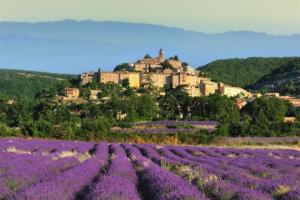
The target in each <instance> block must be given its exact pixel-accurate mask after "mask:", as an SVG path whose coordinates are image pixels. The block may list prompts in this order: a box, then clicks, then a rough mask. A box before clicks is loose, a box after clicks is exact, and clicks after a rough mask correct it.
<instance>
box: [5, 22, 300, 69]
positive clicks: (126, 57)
mask: <svg viewBox="0 0 300 200" xmlns="http://www.w3.org/2000/svg"><path fill="white" fill-rule="evenodd" d="M159 48H163V49H164V50H165V53H166V56H173V55H174V54H178V55H179V57H180V58H181V59H182V60H184V61H186V62H188V63H190V64H191V65H194V66H200V65H204V64H206V63H208V62H210V61H212V60H215V59H221V58H222V59H223V58H233V57H234V58H235V57H242V58H244V57H249V56H299V48H300V35H291V36H277V35H267V34H265V33H256V32H247V31H243V32H226V33H220V34H206V33H199V32H193V31H185V30H182V29H178V28H171V27H165V26H157V25H149V24H138V23H121V22H94V21H73V20H65V21H58V22H39V23H25V22H0V67H10V68H19V69H29V70H39V71H50V72H65V73H80V72H82V71H87V70H96V69H97V68H98V67H101V69H102V70H112V69H113V67H114V66H115V65H116V64H119V63H122V62H127V61H133V60H136V59H138V58H141V57H143V56H144V55H145V54H146V53H149V54H151V55H152V56H156V54H157V53H158V50H159Z"/></svg>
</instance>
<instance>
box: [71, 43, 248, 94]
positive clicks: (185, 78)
mask: <svg viewBox="0 0 300 200" xmlns="http://www.w3.org/2000/svg"><path fill="white" fill-rule="evenodd" d="M125 65H127V66H128V67H127V68H125V69H124V68H123V69H121V70H119V71H114V72H102V71H98V72H86V73H83V74H81V76H80V83H81V85H86V84H88V83H91V82H93V81H96V82H98V83H109V82H113V83H116V84H122V83H123V82H124V81H125V80H128V82H129V86H130V87H131V88H135V89H139V88H141V87H143V86H144V85H145V84H147V83H148V82H149V81H150V82H152V83H153V86H154V87H157V88H158V89H162V88H163V87H165V86H168V87H172V88H176V87H178V86H182V87H184V88H185V89H186V91H187V93H188V94H189V95H190V96H192V97H196V96H208V95H211V94H214V93H216V92H219V93H220V94H222V95H226V96H228V97H233V96H237V95H240V96H250V95H251V93H249V92H248V91H246V90H244V89H243V88H239V87H232V86H229V85H225V84H223V83H216V82H213V81H212V80H210V79H209V78H206V77H204V76H203V75H201V73H200V72H199V71H197V70H196V69H194V68H193V67H192V66H189V65H188V64H187V63H185V62H182V61H180V60H179V59H178V57H177V56H174V57H171V58H168V59H166V58H165V55H164V52H163V50H162V49H160V50H159V54H158V56H157V57H155V58H151V57H150V56H149V55H146V56H145V57H144V58H143V59H140V60H137V61H136V62H131V63H126V64H125ZM128 69H130V70H128ZM93 92H94V91H93ZM68 93H70V91H69V89H68ZM75 93H76V92H75ZM162 94H163V93H162Z"/></svg>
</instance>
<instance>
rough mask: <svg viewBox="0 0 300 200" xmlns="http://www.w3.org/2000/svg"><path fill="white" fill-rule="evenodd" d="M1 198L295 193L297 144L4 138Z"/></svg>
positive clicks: (119, 199) (172, 199) (127, 199)
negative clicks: (253, 146) (289, 147)
mask: <svg viewBox="0 0 300 200" xmlns="http://www.w3.org/2000/svg"><path fill="white" fill-rule="evenodd" d="M0 199H17V200H19V199H28V200H29V199H30V200H31V199H32V200H37V199H43V200H48V199H49V200H50V199H51V200H64V199H99V200H139V199H145V200H156V199H157V200H181V199H182V200H198V199H199V200H201V199H213V200H215V199H216V200H225V199H226V200H227V199H228V200H229V199H234V200H239V199H241V200H268V199H282V200H299V199H300V152H299V151H296V150H267V149H259V150H250V149H233V148H232V149H231V148H213V147H192V146H157V145H152V144H125V143H124V144H119V143H111V144H109V143H104V142H103V143H96V142H75V141H73V142H68V141H57V140H25V139H2V140H0Z"/></svg>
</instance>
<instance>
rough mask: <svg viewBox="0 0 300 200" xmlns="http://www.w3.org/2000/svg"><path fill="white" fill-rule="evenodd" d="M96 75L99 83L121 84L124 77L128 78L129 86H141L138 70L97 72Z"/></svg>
mask: <svg viewBox="0 0 300 200" xmlns="http://www.w3.org/2000/svg"><path fill="white" fill-rule="evenodd" d="M98 76H99V78H98V79H99V82H100V83H108V82H112V83H116V84H122V82H123V81H124V80H125V79H128V81H129V86H130V87H132V88H140V87H141V77H140V76H141V74H140V73H139V72H99V73H98Z"/></svg>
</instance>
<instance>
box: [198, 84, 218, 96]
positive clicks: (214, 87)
mask: <svg viewBox="0 0 300 200" xmlns="http://www.w3.org/2000/svg"><path fill="white" fill-rule="evenodd" d="M199 87H200V92H201V95H202V96H209V95H212V94H215V93H216V91H218V89H219V88H218V84H217V83H215V82H212V81H209V80H201V82H200V85H199Z"/></svg>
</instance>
